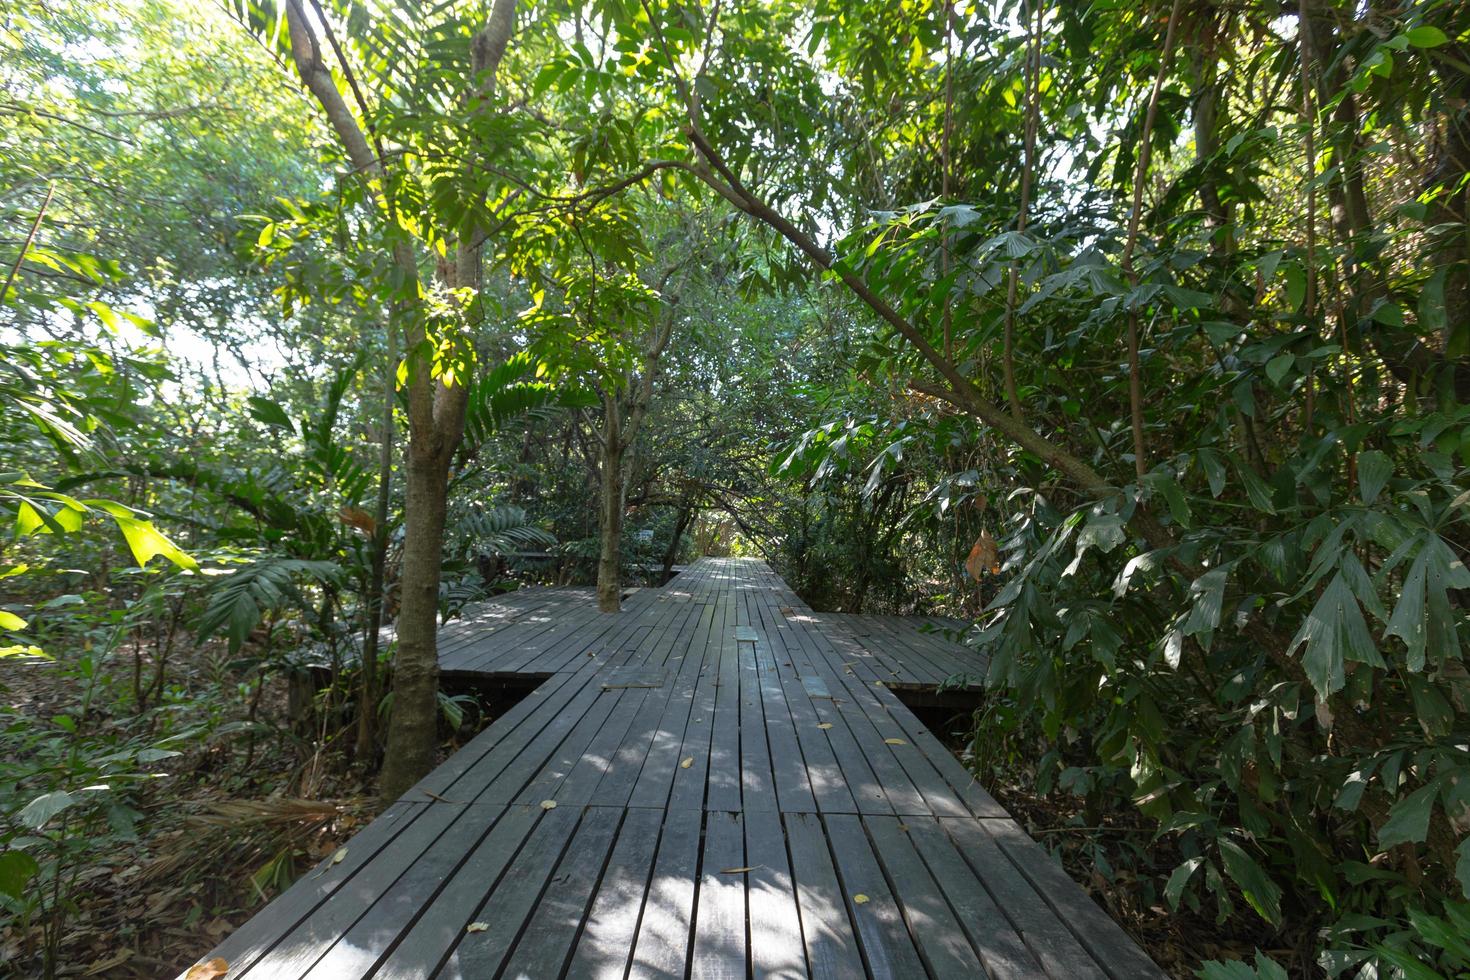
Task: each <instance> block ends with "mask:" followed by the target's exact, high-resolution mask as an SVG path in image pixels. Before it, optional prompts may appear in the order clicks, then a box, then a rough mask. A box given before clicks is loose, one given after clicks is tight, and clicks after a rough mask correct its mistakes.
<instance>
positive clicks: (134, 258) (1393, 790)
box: [0, 0, 1470, 980]
mask: <svg viewBox="0 0 1470 980" xmlns="http://www.w3.org/2000/svg"><path fill="white" fill-rule="evenodd" d="M0 276H3V277H4V278H3V279H0V282H3V287H0V289H3V291H0V401H3V406H0V407H3V411H0V518H3V520H4V522H5V524H6V525H7V527H8V528H9V530H8V531H7V532H6V535H5V537H4V539H3V541H4V543H3V545H0V548H3V551H0V694H3V698H0V951H3V953H0V960H4V961H5V962H7V963H9V964H15V965H16V969H17V970H18V971H19V972H20V973H22V974H26V975H29V974H32V973H35V974H44V975H47V976H55V975H64V974H65V973H66V972H67V971H68V970H71V969H73V968H81V967H86V968H89V969H90V968H93V967H96V969H95V970H94V973H103V972H107V971H110V970H115V971H119V972H120V974H121V975H138V976H145V975H147V976H153V975H158V974H159V973H160V972H161V971H163V972H167V971H170V970H177V969H180V968H182V967H183V966H186V965H187V963H188V962H191V961H192V959H193V957H194V956H196V955H197V954H198V953H199V952H200V951H201V950H203V949H206V948H208V947H209V946H210V945H212V943H213V941H214V940H215V939H217V938H218V937H219V936H220V935H222V934H223V933H224V932H227V931H228V930H229V929H231V928H232V927H233V926H234V925H236V924H238V923H239V922H240V921H243V919H244V918H246V917H248V915H249V914H250V912H251V911H252V910H254V909H255V908H257V907H258V906H259V905H260V904H261V903H262V901H263V900H264V899H265V898H267V897H269V896H271V895H273V894H275V893H276V892H278V891H279V890H280V889H281V888H283V887H284V886H286V885H287V884H289V883H290V881H291V880H292V879H293V878H294V877H295V876H297V875H298V874H301V873H303V871H304V870H305V869H306V868H308V867H309V866H310V864H311V863H312V859H316V858H320V857H322V856H323V855H330V854H331V853H332V852H333V850H334V848H335V847H336V846H337V844H338V843H339V842H340V841H342V840H345V839H346V838H347V837H348V836H350V833H351V831H352V830H353V829H354V828H356V827H357V826H359V825H360V824H361V823H362V822H363V821H365V820H366V819H367V818H368V817H369V816H370V815H371V814H372V813H374V812H376V811H377V810H378V809H381V807H383V806H386V805H387V804H389V803H391V802H392V801H393V800H395V799H396V798H398V797H399V796H400V795H401V794H402V793H403V792H404V791H405V790H406V789H407V788H408V787H409V786H411V785H413V784H414V783H415V782H416V781H417V780H418V779H419V778H420V777H421V776H423V775H424V774H425V773H426V772H428V771H429V769H430V768H431V767H432V766H433V765H435V764H436V763H437V762H438V761H440V760H442V759H443V758H444V756H445V753H446V751H449V750H452V749H453V748H454V747H456V746H458V745H459V744H461V743H462V742H463V741H464V740H465V739H466V738H468V737H469V736H470V735H472V734H473V733H474V731H475V730H476V726H477V725H481V724H483V723H484V722H485V721H486V720H488V719H489V718H490V717H491V716H493V714H494V713H495V711H496V710H498V709H497V707H496V706H495V705H493V704H491V703H488V702H487V701H485V700H484V699H483V698H480V697H478V696H477V695H475V694H473V693H466V692H461V691H454V690H451V689H448V688H446V687H445V686H443V685H441V682H440V681H441V679H440V677H439V669H438V659H437V648H436V643H437V635H438V630H439V628H440V627H441V626H442V625H443V624H445V623H448V622H451V621H453V620H455V619H456V618H458V617H459V616H460V615H461V613H462V612H463V611H464V610H465V609H466V608H467V607H471V608H472V607H473V604H474V603H477V602H479V601H481V600H484V599H487V598H489V597H492V596H494V595H496V594H499V593H502V592H505V591H508V590H512V589H516V588H520V587H522V586H530V585H548V584H554V585H578V586H588V587H591V588H594V589H595V595H596V600H597V603H598V605H599V608H600V609H601V610H603V611H604V612H609V613H611V612H615V611H616V610H617V609H618V608H619V605H620V602H621V601H622V596H623V595H624V591H625V589H626V588H627V587H629V586H630V585H638V584H651V585H657V584H662V583H663V582H665V581H667V580H668V578H669V576H670V575H671V574H672V573H673V572H674V571H675V569H676V568H677V567H678V566H681V565H683V564H685V563H686V562H688V561H690V560H692V559H693V558H695V557H698V556H700V555H730V554H736V555H751V556H756V557H760V558H763V559H765V560H766V561H768V562H769V563H770V564H771V565H772V566H773V568H774V569H775V570H776V571H777V572H778V573H779V574H780V575H782V576H783V577H784V578H785V580H786V581H787V582H789V583H790V584H791V586H792V587H793V588H794V589H795V590H796V591H797V592H798V593H800V595H801V596H802V597H803V599H805V600H806V601H807V602H808V603H809V604H810V605H811V606H813V607H814V608H817V609H821V610H831V611H839V612H869V613H891V614H935V615H943V616H947V617H953V618H954V619H957V620H960V621H962V622H963V624H964V628H963V629H962V630H960V631H959V635H960V636H962V637H963V640H964V642H965V643H966V644H968V645H969V646H970V647H972V648H973V649H974V651H975V652H976V654H977V658H976V662H977V664H983V665H984V666H983V668H979V670H980V672H982V673H983V682H984V694H983V697H982V698H981V699H980V700H979V701H978V703H977V704H974V705H969V706H967V708H966V710H965V711H963V712H962V713H961V714H960V716H959V717H957V718H953V719H950V720H949V721H948V722H946V724H947V726H948V729H949V730H950V731H949V732H947V734H954V733H958V735H957V737H956V738H955V743H956V751H958V752H960V753H961V754H962V758H963V759H964V760H965V762H966V764H967V765H968V766H969V767H970V769H971V770H972V771H973V772H974V773H975V775H976V776H977V777H978V778H979V779H980V780H981V781H982V783H983V784H984V785H985V786H986V787H987V788H988V789H989V790H990V791H991V792H993V793H994V794H995V795H996V797H997V798H998V799H1000V800H1001V801H1002V802H1003V803H1005V804H1006V806H1007V807H1008V808H1009V809H1011V811H1012V812H1013V813H1016V814H1017V815H1018V817H1021V818H1023V822H1024V823H1025V824H1026V826H1027V829H1028V830H1030V831H1031V832H1032V833H1033V834H1035V835H1037V836H1038V837H1040V838H1041V839H1043V840H1044V842H1045V843H1046V844H1047V845H1048V846H1049V847H1051V848H1052V849H1053V850H1054V851H1056V853H1057V856H1058V859H1059V860H1061V861H1062V863H1063V866H1064V867H1066V868H1067V870H1068V871H1069V872H1071V873H1072V875H1073V877H1075V878H1078V879H1079V880H1082V881H1083V882H1084V883H1085V884H1086V885H1087V886H1088V888H1089V890H1091V891H1092V892H1093V893H1094V896H1095V897H1096V898H1097V899H1098V901H1099V902H1101V903H1102V904H1103V905H1104V907H1106V908H1107V910H1108V911H1109V912H1110V913H1111V914H1112V915H1113V916H1114V917H1115V918H1116V919H1117V920H1118V921H1119V922H1120V923H1122V924H1123V925H1124V927H1125V928H1127V929H1128V930H1129V931H1130V932H1131V933H1132V934H1133V935H1134V937H1135V938H1137V939H1139V940H1140V942H1142V943H1143V944H1144V946H1145V947H1146V948H1147V949H1148V951H1149V952H1150V954H1151V955H1152V956H1153V957H1154V958H1155V959H1156V960H1157V961H1158V962H1159V963H1160V964H1161V965H1163V966H1164V967H1165V968H1166V969H1167V970H1168V971H1169V972H1170V973H1171V974H1173V975H1177V976H1194V975H1196V974H1198V975H1202V976H1206V977H1213V978H1248V977H1261V978H1268V977H1270V978H1274V977H1279V976H1285V975H1291V976H1330V977H1355V978H1367V977H1380V976H1385V977H1386V976H1392V977H1406V978H1415V980H1417V978H1421V977H1425V978H1429V977H1456V976H1465V975H1470V940H1467V938H1466V937H1467V936H1470V672H1467V669H1466V662H1465V658H1466V649H1467V647H1466V644H1467V643H1470V623H1467V615H1466V608H1467V607H1466V603H1467V597H1470V572H1467V571H1466V567H1465V564H1464V560H1465V555H1466V549H1467V548H1470V525H1467V518H1470V480H1467V467H1470V14H1467V11H1466V8H1465V6H1464V4H1463V3H1461V2H1459V0H1403V2H1395V3H1388V2H1368V3H1348V2H1345V0H1300V2H1299V3H1292V4H1281V3H1267V2H1261V0H1146V2H1126V3H1125V2H1115V0H1092V2H1088V3H1072V2H1048V0H976V2H954V3H935V2H929V0H876V2H866V3H857V2H852V0H813V2H803V0H734V2H729V0H724V2H722V0H714V2H707V3H678V2H665V0H594V2H590V3H560V2H547V3H517V2H515V0H493V2H489V0H480V2H467V0H466V2H459V0H447V2H443V3H436V4H422V3H417V2H412V0H366V2H358V0H219V2H218V3H216V4H197V3H186V2H180V0H96V2H85V3H83V2H76V0H14V2H11V3H8V4H6V5H5V7H4V9H3V10H0ZM971 709H973V710H971ZM222 869H225V870H223V871H222ZM150 896H152V897H150ZM144 910H146V912H147V914H146V916H140V915H139V914H138V913H140V912H142V911H144ZM140 923H146V924H140ZM186 937H187V938H186ZM99 964H100V966H99ZM127 971H132V973H128V972H127ZM109 975H112V974H109Z"/></svg>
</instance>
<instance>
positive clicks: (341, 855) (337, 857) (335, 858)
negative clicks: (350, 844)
mask: <svg viewBox="0 0 1470 980" xmlns="http://www.w3.org/2000/svg"><path fill="white" fill-rule="evenodd" d="M346 857H347V848H345V847H339V848H337V850H336V852H335V853H334V854H333V855H332V863H333V864H341V863H342V861H343V859H345V858H346Z"/></svg>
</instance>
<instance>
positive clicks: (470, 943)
mask: <svg viewBox="0 0 1470 980" xmlns="http://www.w3.org/2000/svg"><path fill="white" fill-rule="evenodd" d="M528 809H529V808H528ZM604 812H605V811H604ZM580 817H581V814H580V813H578V812H577V811H576V810H574V809H572V808H570V807H568V808H566V809H559V810H549V811H544V815H543V816H542V818H541V820H540V822H539V823H538V824H537V825H536V829H535V830H534V831H532V833H531V836H530V837H528V838H527V839H526V843H525V846H523V847H522V848H521V850H520V853H518V854H517V855H516V857H515V861H514V862H513V863H512V864H511V866H510V868H509V869H508V870H507V871H506V872H505V875H504V877H502V878H501V879H500V881H499V882H498V883H497V884H496V885H495V888H494V889H493V890H491V891H490V892H489V895H488V897H487V898H485V900H484V901H483V902H481V903H479V904H478V905H473V904H472V905H470V906H468V907H469V908H472V909H473V910H474V915H473V917H472V919H471V921H472V922H475V923H477V924H483V925H484V926H485V927H486V928H484V929H477V930H476V931H474V932H469V931H468V925H469V924H468V923H466V924H465V926H464V927H462V928H461V929H460V930H459V934H458V936H457V942H456V944H455V946H454V948H453V950H452V951H451V952H450V954H449V958H448V959H447V960H446V961H445V963H444V965H443V966H441V967H440V968H439V969H438V971H437V972H436V973H435V976H437V977H441V978H443V980H479V978H482V977H493V976H495V975H496V974H497V973H498V972H499V970H500V968H501V966H502V965H504V963H505V960H506V957H507V956H508V955H509V953H510V949H511V947H512V946H513V945H514V944H515V942H516V940H517V939H518V938H519V936H520V934H521V932H522V930H523V928H524V926H525V924H526V922H527V920H528V919H529V918H530V916H531V913H532V912H533V911H534V910H535V908H536V903H537V902H538V901H540V898H541V893H542V891H543V889H544V888H545V887H546V884H547V881H548V880H549V879H550V877H551V873H552V870H553V869H554V868H555V867H556V865H557V863H558V862H559V861H560V860H561V857H562V855H563V854H564V853H565V852H566V850H567V847H568V845H569V844H570V842H571V839H572V833H573V831H574V830H575V829H576V828H577V824H578V821H579V819H580ZM461 914H463V913H462V912H461ZM398 975H399V974H397V973H389V974H388V976H394V977H396V976H398Z"/></svg>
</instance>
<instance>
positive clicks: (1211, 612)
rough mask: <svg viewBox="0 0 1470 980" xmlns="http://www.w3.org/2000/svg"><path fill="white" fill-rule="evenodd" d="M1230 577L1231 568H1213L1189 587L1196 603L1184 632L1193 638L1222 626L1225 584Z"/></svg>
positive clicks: (1226, 566)
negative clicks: (1204, 631) (1195, 635)
mask: <svg viewBox="0 0 1470 980" xmlns="http://www.w3.org/2000/svg"><path fill="white" fill-rule="evenodd" d="M1229 577H1230V567H1229V566H1228V565H1222V566H1220V567H1219V568H1212V569H1210V570H1209V571H1208V572H1205V573H1204V574H1203V575H1201V576H1200V577H1199V578H1197V579H1195V580H1194V581H1193V582H1192V583H1190V586H1189V593H1190V595H1192V596H1194V603H1193V605H1192V606H1191V607H1190V609H1189V616H1188V618H1187V619H1185V621H1184V626H1183V632H1184V634H1185V635H1186V636H1193V635H1194V634H1195V633H1199V632H1201V631H1203V630H1212V629H1214V628H1215V627H1217V626H1219V625H1220V613H1221V610H1222V609H1223V608H1224V604H1225V583H1226V581H1227V579H1229Z"/></svg>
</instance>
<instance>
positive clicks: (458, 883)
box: [349, 807, 542, 980]
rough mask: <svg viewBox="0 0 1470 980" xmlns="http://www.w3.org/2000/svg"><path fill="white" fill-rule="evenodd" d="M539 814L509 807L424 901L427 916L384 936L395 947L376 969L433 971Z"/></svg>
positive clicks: (405, 974) (418, 974)
mask: <svg viewBox="0 0 1470 980" xmlns="http://www.w3.org/2000/svg"><path fill="white" fill-rule="evenodd" d="M541 815H542V811H541V810H540V809H539V808H535V807H510V808H508V809H507V810H506V813H505V815H504V816H503V817H502V818H501V819H500V821H499V822H498V823H496V825H495V826H494V828H492V829H491V831H490V833H489V834H487V835H485V837H484V839H483V840H481V841H480V843H479V845H478V846H477V847H476V848H475V849H474V851H473V852H471V854H470V855H469V857H468V858H467V859H466V860H465V862H464V863H463V864H461V865H460V866H459V869H458V870H457V871H456V872H455V874H454V876H453V877H452V878H450V879H449V882H448V883H447V884H446V885H445V886H444V887H443V888H442V889H440V891H439V893H438V894H437V895H435V896H433V898H432V899H431V900H428V901H425V903H424V910H423V914H421V915H420V916H419V918H418V920H417V921H415V922H414V924H413V925H412V926H411V927H410V928H409V929H408V931H407V932H405V933H403V934H401V936H400V937H393V936H384V937H382V938H381V940H380V942H381V943H382V945H384V946H391V947H392V948H391V949H390V950H389V952H388V955H387V956H386V957H385V958H384V960H383V962H382V964H381V965H380V966H379V968H378V970H379V975H380V976H384V977H395V978H401V980H412V978H427V977H429V976H430V975H432V974H433V973H434V971H435V970H436V969H437V968H438V966H439V964H440V962H441V961H442V960H443V959H444V957H445V955H446V954H447V953H448V952H449V950H450V949H451V948H452V947H453V946H454V944H455V943H456V942H458V941H459V937H460V936H461V935H462V934H463V933H464V930H465V927H466V926H468V925H469V924H470V923H471V922H473V921H475V913H476V912H477V911H478V910H479V906H480V902H481V901H482V900H483V899H484V897H485V895H486V894H488V893H489V892H490V890H491V889H492V888H493V887H494V886H495V883H496V882H497V881H499V880H500V878H501V876H502V875H503V874H504V872H505V869H506V867H507V866H509V865H510V863H511V861H512V860H513V859H514V858H515V857H516V855H517V854H518V853H519V851H520V849H521V846H522V844H523V843H524V842H525V841H526V840H527V837H528V835H530V834H531V833H532V832H533V830H534V829H536V828H537V824H538V820H539V818H540V817H541ZM349 846H350V845H349Z"/></svg>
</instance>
